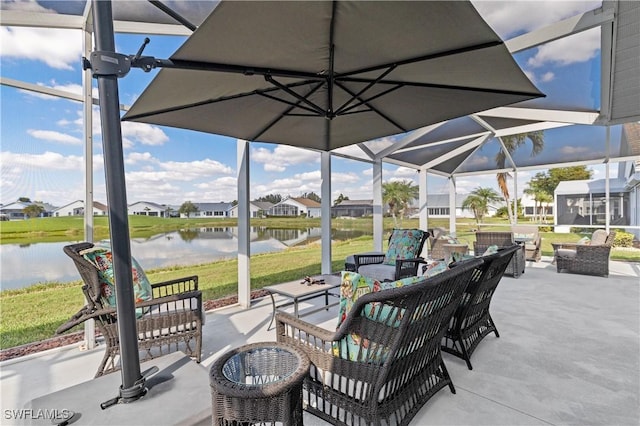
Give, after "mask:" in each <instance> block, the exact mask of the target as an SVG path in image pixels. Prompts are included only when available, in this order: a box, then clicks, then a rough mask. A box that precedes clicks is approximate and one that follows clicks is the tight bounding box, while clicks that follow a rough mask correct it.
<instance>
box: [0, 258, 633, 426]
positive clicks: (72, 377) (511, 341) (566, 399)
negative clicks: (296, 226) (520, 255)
mask: <svg viewBox="0 0 640 426" xmlns="http://www.w3.org/2000/svg"><path fill="white" fill-rule="evenodd" d="M550 261H551V259H550V258H543V260H542V262H540V263H532V262H527V269H526V273H525V274H524V275H523V276H521V277H520V278H519V279H514V278H510V277H504V278H503V280H502V282H501V283H500V286H499V287H498V290H497V293H496V295H495V296H494V298H493V302H492V307H491V312H492V316H493V318H494V320H495V322H496V325H497V327H498V330H499V332H500V336H501V337H500V338H496V337H495V336H494V335H490V336H487V337H486V338H485V340H484V341H483V342H482V343H481V344H480V345H479V346H478V348H477V349H476V351H475V353H474V354H473V356H472V359H471V361H472V363H473V366H474V369H473V370H472V371H469V370H467V368H466V365H465V363H464V361H462V360H460V359H458V358H455V357H453V356H450V355H449V354H446V353H445V354H443V357H444V360H445V363H446V365H447V368H448V370H449V374H450V375H451V377H452V379H453V382H454V384H455V387H456V390H457V394H455V395H454V394H452V393H450V392H449V390H448V389H447V388H445V389H443V390H441V391H440V392H438V393H437V394H436V395H435V396H434V397H433V398H432V399H431V400H430V401H429V402H428V403H427V404H426V405H425V406H424V407H423V408H422V409H421V410H420V412H419V413H418V415H417V416H416V417H415V418H414V420H413V421H412V424H416V425H638V424H640V293H639V288H640V264H638V263H623V262H611V273H610V276H609V278H599V277H590V276H582V275H574V274H566V273H562V274H558V273H556V270H555V266H554V265H552V264H551V263H550ZM313 302H316V303H321V302H322V299H321V298H319V299H316V300H315V301H310V302H306V303H307V305H309V304H311V303H313ZM335 309H336V308H333V310H330V311H329V312H326V311H322V312H319V313H316V314H313V315H310V316H308V317H305V319H306V320H307V321H309V322H313V323H316V324H319V325H321V326H324V327H326V328H333V327H334V326H335V325H334V324H335V321H336V310H335ZM270 315H271V302H270V299H269V298H268V297H267V298H263V299H259V300H257V301H255V302H254V303H253V305H252V306H251V308H250V309H248V310H243V309H240V308H239V307H238V306H233V307H227V308H222V309H218V310H215V311H211V312H208V313H207V322H206V325H205V327H204V336H203V361H202V363H201V366H202V374H203V375H205V376H208V369H209V367H210V365H211V364H212V362H213V360H214V359H216V358H217V357H218V356H219V355H221V354H222V353H223V352H225V351H226V350H228V349H230V348H233V347H236V346H240V345H243V344H246V343H251V342H259V341H270V340H274V339H275V331H274V330H271V331H267V330H266V328H267V325H268V324H269V319H270ZM103 350H104V347H102V346H98V347H97V348H96V349H93V350H90V351H80V350H79V349H78V345H77V344H76V345H71V346H68V347H64V348H59V349H54V350H50V351H47V352H42V353H39V354H33V355H29V356H25V357H22V358H17V359H14V360H9V361H5V362H2V363H0V391H1V398H0V408H1V411H0V413H1V414H0V415H1V416H2V420H0V424H3V425H5V424H12V423H11V422H12V419H11V418H10V416H9V415H7V410H16V409H21V408H24V407H25V404H27V403H28V402H29V401H31V400H33V399H35V398H38V397H40V396H42V395H47V394H50V393H52V392H55V391H59V390H61V389H64V388H67V387H70V386H73V385H76V384H79V383H82V382H85V381H88V380H91V379H92V378H93V375H94V373H95V369H96V367H97V365H98V363H99V361H100V359H101V357H102V354H103ZM116 374H117V373H116ZM207 380H208V379H207ZM116 391H117V389H114V393H116ZM109 396H113V395H107V396H105V397H103V398H102V399H103V400H104V399H106V398H107V397H109ZM98 402H101V401H98ZM134 404H135V403H134ZM186 405H188V404H186ZM186 405H185V407H186ZM187 409H188V408H187ZM304 421H305V424H307V425H324V424H326V423H325V422H323V421H322V420H320V419H318V418H317V417H315V416H312V415H310V414H308V413H305V417H304ZM143 423H144V419H141V420H140V421H139V422H138V423H136V424H143ZM77 424H82V420H80V421H79V422H78V423H77Z"/></svg>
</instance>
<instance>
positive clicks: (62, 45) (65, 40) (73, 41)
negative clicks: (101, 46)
mask: <svg viewBox="0 0 640 426" xmlns="http://www.w3.org/2000/svg"><path fill="white" fill-rule="evenodd" d="M0 55H2V57H3V58H12V59H28V60H32V61H42V62H44V63H46V64H47V65H48V66H50V67H52V68H56V69H65V70H72V69H74V66H75V68H77V69H79V68H80V58H81V57H82V34H81V32H80V30H63V29H52V28H28V27H0Z"/></svg>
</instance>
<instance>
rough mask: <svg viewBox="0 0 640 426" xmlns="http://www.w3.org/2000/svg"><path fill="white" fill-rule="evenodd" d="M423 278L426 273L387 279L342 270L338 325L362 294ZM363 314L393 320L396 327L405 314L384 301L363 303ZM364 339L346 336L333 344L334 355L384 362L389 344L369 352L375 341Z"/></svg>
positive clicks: (407, 283)
mask: <svg viewBox="0 0 640 426" xmlns="http://www.w3.org/2000/svg"><path fill="white" fill-rule="evenodd" d="M423 280H424V278H423V277H409V278H403V279H401V280H398V281H387V282H384V281H378V280H375V279H373V278H369V277H365V276H362V275H360V274H358V273H356V272H350V271H343V272H342V285H341V286H340V312H339V315H338V325H337V327H336V328H339V327H340V325H341V324H342V322H343V321H344V320H345V319H346V317H347V314H348V313H349V311H350V310H351V308H352V307H353V305H354V304H355V303H356V301H357V300H358V298H359V297H360V296H362V295H363V294H367V293H373V292H377V291H380V290H386V289H392V288H398V287H403V286H407V285H412V284H415V283H418V282H420V281H423ZM380 309H381V310H380ZM364 316H366V317H367V318H370V319H372V320H375V321H381V322H385V321H388V322H391V321H393V326H394V327H397V326H399V325H400V320H399V318H402V311H400V312H397V308H392V307H390V306H387V305H384V304H381V303H369V304H367V305H366V306H365V307H364ZM394 319H395V320H394ZM389 325H392V324H389ZM361 340H362V339H361V337H360V336H358V335H357V334H355V333H351V334H349V335H347V336H345V337H344V338H343V339H342V340H340V341H339V342H336V343H334V344H333V348H332V350H333V354H334V356H337V357H341V358H344V359H349V360H351V361H370V362H384V359H385V358H386V350H387V348H386V347H383V346H381V345H379V346H377V348H376V349H375V350H374V351H373V352H372V353H369V349H370V347H372V346H373V345H375V343H374V344H371V342H370V341H368V340H366V339H365V341H363V342H362V345H361V344H360V343H361Z"/></svg>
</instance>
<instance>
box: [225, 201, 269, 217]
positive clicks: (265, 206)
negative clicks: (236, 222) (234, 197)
mask: <svg viewBox="0 0 640 426" xmlns="http://www.w3.org/2000/svg"><path fill="white" fill-rule="evenodd" d="M271 207H273V203H270V202H268V201H251V202H249V215H250V216H251V217H265V216H266V215H267V212H268V211H269V209H270V208H271ZM229 217H235V218H237V217H238V205H237V204H236V205H235V206H233V207H231V209H230V210H229Z"/></svg>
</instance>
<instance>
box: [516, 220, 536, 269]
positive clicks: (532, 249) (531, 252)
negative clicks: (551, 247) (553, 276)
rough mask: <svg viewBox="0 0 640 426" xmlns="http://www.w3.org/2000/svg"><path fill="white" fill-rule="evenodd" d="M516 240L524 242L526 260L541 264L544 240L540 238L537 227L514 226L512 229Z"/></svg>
mask: <svg viewBox="0 0 640 426" xmlns="http://www.w3.org/2000/svg"><path fill="white" fill-rule="evenodd" d="M511 232H513V235H514V238H515V239H516V240H517V241H522V243H523V244H524V254H525V256H524V257H525V259H526V260H533V261H534V262H540V259H541V254H542V253H541V250H540V247H541V245H542V238H540V232H539V230H538V227H537V226H530V225H513V226H512V227H511Z"/></svg>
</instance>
